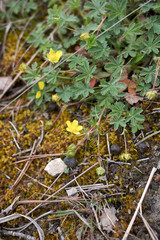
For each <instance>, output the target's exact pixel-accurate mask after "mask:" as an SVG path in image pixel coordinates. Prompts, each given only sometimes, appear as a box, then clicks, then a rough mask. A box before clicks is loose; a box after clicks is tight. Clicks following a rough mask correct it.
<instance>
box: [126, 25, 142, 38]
mask: <svg viewBox="0 0 160 240" xmlns="http://www.w3.org/2000/svg"><path fill="white" fill-rule="evenodd" d="M141 27H142V24H140V23H138V24H135V23H134V22H132V23H131V24H130V25H129V27H128V28H125V32H124V34H123V37H126V36H127V35H130V36H135V35H140V34H142V33H143V31H142V30H140V28H141Z"/></svg>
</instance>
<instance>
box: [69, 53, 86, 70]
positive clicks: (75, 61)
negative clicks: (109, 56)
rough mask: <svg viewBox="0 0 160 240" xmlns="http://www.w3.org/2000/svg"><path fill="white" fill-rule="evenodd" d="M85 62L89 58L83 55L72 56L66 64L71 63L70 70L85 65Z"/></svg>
mask: <svg viewBox="0 0 160 240" xmlns="http://www.w3.org/2000/svg"><path fill="white" fill-rule="evenodd" d="M84 61H87V58H86V57H83V56H82V55H77V56H72V57H70V58H69V59H67V60H66V62H70V63H69V68H70V69H75V68H76V66H77V65H83V62H84Z"/></svg>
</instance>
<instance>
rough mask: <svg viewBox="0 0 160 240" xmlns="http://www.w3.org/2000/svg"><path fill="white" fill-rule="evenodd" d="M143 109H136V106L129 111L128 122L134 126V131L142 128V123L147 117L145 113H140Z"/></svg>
mask: <svg viewBox="0 0 160 240" xmlns="http://www.w3.org/2000/svg"><path fill="white" fill-rule="evenodd" d="M142 112H143V110H142V109H141V108H137V109H135V108H134V107H132V108H131V110H130V111H129V113H128V116H127V118H126V122H129V121H130V122H131V123H130V126H131V128H132V132H133V133H135V132H136V131H137V130H138V129H142V128H143V126H142V123H143V122H144V120H145V117H144V116H143V115H140V113H142Z"/></svg>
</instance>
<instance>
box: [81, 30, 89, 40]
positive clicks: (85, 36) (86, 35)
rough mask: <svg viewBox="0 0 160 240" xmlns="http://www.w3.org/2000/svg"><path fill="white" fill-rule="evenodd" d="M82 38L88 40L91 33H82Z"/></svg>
mask: <svg viewBox="0 0 160 240" xmlns="http://www.w3.org/2000/svg"><path fill="white" fill-rule="evenodd" d="M80 38H81V39H82V40H84V41H86V40H87V39H88V38H90V36H89V33H88V32H86V33H82V34H81V36H80Z"/></svg>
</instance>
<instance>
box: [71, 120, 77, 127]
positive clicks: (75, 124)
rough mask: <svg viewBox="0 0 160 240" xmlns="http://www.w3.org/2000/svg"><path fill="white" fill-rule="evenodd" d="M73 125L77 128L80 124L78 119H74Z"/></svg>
mask: <svg viewBox="0 0 160 240" xmlns="http://www.w3.org/2000/svg"><path fill="white" fill-rule="evenodd" d="M72 126H73V127H74V128H76V127H77V126H78V121H77V120H74V121H73V122H72Z"/></svg>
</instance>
